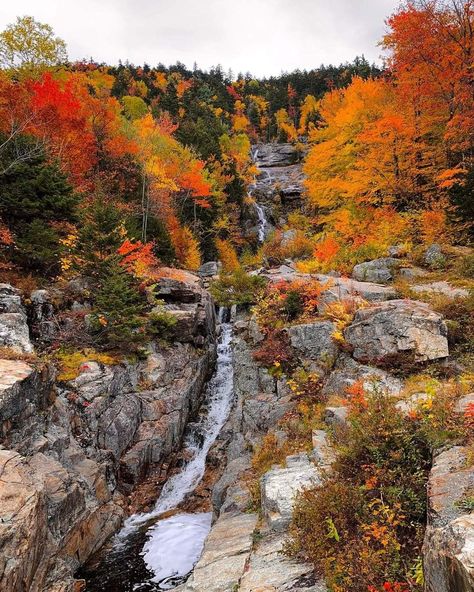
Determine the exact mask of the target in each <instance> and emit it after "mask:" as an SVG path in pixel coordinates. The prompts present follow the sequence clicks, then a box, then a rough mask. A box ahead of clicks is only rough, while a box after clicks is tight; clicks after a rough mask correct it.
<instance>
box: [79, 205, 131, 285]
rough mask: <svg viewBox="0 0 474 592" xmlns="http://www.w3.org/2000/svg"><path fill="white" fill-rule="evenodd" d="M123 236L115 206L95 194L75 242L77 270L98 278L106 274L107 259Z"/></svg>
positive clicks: (119, 214)
mask: <svg viewBox="0 0 474 592" xmlns="http://www.w3.org/2000/svg"><path fill="white" fill-rule="evenodd" d="M125 236H126V232H125V228H124V225H123V217H122V215H121V213H120V211H119V210H117V208H116V206H115V205H114V204H113V203H112V202H109V201H107V200H106V199H105V198H104V196H102V195H100V194H99V195H98V196H97V197H96V198H95V199H94V201H93V202H92V204H91V205H90V206H89V207H88V208H86V210H85V212H84V215H83V218H82V225H81V228H80V231H79V237H78V241H77V245H76V260H77V264H76V265H77V267H78V271H80V272H81V273H84V274H85V275H89V276H92V277H96V278H100V277H102V276H103V275H104V274H106V273H107V266H108V264H109V260H110V259H111V258H112V259H113V258H114V257H115V256H116V253H117V249H118V248H119V247H120V245H121V244H122V243H123V241H124V239H125Z"/></svg>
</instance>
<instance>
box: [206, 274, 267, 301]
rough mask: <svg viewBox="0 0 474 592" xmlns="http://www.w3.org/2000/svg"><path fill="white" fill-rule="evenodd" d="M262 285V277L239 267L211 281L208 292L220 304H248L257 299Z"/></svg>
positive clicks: (263, 282)
mask: <svg viewBox="0 0 474 592" xmlns="http://www.w3.org/2000/svg"><path fill="white" fill-rule="evenodd" d="M264 285H265V280H264V279H263V278H261V277H259V276H253V275H249V274H248V273H246V272H245V271H244V270H243V269H240V268H239V269H237V270H236V271H235V272H233V273H224V274H221V275H220V277H219V279H217V280H216V281H214V282H212V284H211V287H210V292H211V294H212V296H213V298H214V300H215V301H216V302H217V304H219V305H220V306H227V307H229V306H233V305H234V304H237V305H249V304H253V303H255V302H256V301H257V299H258V295H259V293H260V292H261V290H262V289H263V287H264Z"/></svg>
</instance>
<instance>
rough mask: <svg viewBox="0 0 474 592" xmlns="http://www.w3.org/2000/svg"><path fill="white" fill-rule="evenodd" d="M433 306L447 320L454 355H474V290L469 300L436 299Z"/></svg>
mask: <svg viewBox="0 0 474 592" xmlns="http://www.w3.org/2000/svg"><path fill="white" fill-rule="evenodd" d="M432 305H433V308H434V309H435V311H436V312H438V313H440V314H441V315H443V316H444V318H445V319H446V320H447V325H448V340H449V343H450V346H451V348H452V350H453V351H454V353H458V354H471V355H472V354H474V290H471V291H470V293H469V296H468V297H467V298H456V299H454V300H452V299H448V298H445V297H438V298H435V299H433V300H432Z"/></svg>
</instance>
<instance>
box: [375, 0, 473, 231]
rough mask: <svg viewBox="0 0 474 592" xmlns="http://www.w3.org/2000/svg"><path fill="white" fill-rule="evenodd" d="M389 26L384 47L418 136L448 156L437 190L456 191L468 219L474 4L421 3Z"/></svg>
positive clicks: (457, 0) (455, 0)
mask: <svg viewBox="0 0 474 592" xmlns="http://www.w3.org/2000/svg"><path fill="white" fill-rule="evenodd" d="M388 25H389V32H388V34H387V35H386V37H385V39H384V45H385V48H386V49H387V50H388V51H389V67H390V70H391V72H392V74H393V75H394V77H395V78H396V83H397V89H398V93H399V95H400V97H401V100H402V101H403V102H404V103H405V104H406V105H409V106H410V108H411V110H412V113H413V118H414V120H415V125H416V126H417V130H418V135H419V136H422V135H423V134H424V135H425V136H426V135H427V134H430V135H431V136H432V137H435V138H436V142H437V143H438V144H439V148H440V149H441V150H444V152H445V154H446V161H445V163H444V166H443V167H442V170H441V171H440V173H439V175H438V187H439V189H440V191H441V192H442V191H445V190H451V189H454V191H452V197H453V198H454V201H455V203H456V205H458V206H459V207H460V211H461V213H462V212H464V215H465V214H466V213H468V212H469V207H468V206H467V207H466V206H465V204H467V203H468V202H469V201H470V199H471V197H470V196H471V194H470V190H469V187H470V184H469V178H470V174H471V171H472V169H473V159H474V132H473V130H474V79H473V76H472V64H473V60H474V53H473V52H474V3H473V2H472V0H446V1H441V0H416V1H415V2H410V3H406V4H404V5H402V7H401V8H400V9H399V10H398V11H397V12H396V13H395V14H394V15H393V16H391V17H390V19H389V20H388ZM463 188H464V189H463ZM466 220H469V218H468V217H467V218H466Z"/></svg>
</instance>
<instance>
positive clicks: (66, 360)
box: [57, 349, 120, 381]
mask: <svg viewBox="0 0 474 592" xmlns="http://www.w3.org/2000/svg"><path fill="white" fill-rule="evenodd" d="M57 360H58V362H59V374H58V377H57V379H58V380H61V381H68V380H74V379H75V378H77V376H79V374H80V368H81V366H82V365H83V364H85V363H86V362H99V363H100V364H107V365H114V364H118V363H119V361H120V360H118V359H117V358H116V357H115V356H112V355H110V354H105V353H100V352H97V351H95V350H94V349H84V350H81V351H67V350H60V351H59V352H58V354H57Z"/></svg>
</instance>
